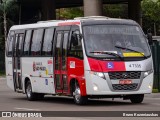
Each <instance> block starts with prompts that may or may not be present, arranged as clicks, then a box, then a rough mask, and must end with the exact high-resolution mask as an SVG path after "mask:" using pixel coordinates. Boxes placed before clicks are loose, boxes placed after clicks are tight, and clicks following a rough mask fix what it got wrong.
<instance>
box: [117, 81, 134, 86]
mask: <svg viewBox="0 0 160 120" xmlns="http://www.w3.org/2000/svg"><path fill="white" fill-rule="evenodd" d="M119 84H121V85H124V84H127V85H128V84H132V80H120V81H119Z"/></svg>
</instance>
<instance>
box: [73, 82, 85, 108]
mask: <svg viewBox="0 0 160 120" xmlns="http://www.w3.org/2000/svg"><path fill="white" fill-rule="evenodd" d="M79 85H80V83H79V82H78V80H77V79H71V81H70V92H71V95H72V96H73V98H74V102H75V103H76V104H77V105H84V104H87V101H88V98H87V96H82V95H81V89H80V86H79Z"/></svg>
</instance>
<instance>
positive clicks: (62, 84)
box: [54, 31, 69, 93]
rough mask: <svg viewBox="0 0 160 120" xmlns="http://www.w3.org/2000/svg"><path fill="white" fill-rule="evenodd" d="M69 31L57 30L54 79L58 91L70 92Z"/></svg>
mask: <svg viewBox="0 0 160 120" xmlns="http://www.w3.org/2000/svg"><path fill="white" fill-rule="evenodd" d="M68 38H69V31H58V32H56V40H55V42H56V44H55V57H54V62H55V68H54V80H55V89H56V93H67V92H68V81H67V80H68V79H67V77H68V76H67V46H68Z"/></svg>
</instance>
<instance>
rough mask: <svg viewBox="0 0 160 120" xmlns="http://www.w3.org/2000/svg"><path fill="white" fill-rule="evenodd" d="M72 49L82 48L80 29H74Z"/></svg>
mask: <svg viewBox="0 0 160 120" xmlns="http://www.w3.org/2000/svg"><path fill="white" fill-rule="evenodd" d="M71 50H82V43H81V39H80V33H79V30H76V31H73V32H72V35H71Z"/></svg>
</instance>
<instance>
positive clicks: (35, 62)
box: [22, 57, 55, 94]
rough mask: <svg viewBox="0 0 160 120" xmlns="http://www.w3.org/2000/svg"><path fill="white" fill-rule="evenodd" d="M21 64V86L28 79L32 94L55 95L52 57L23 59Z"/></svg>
mask: <svg viewBox="0 0 160 120" xmlns="http://www.w3.org/2000/svg"><path fill="white" fill-rule="evenodd" d="M49 62H50V63H49ZM22 63H23V64H22V76H23V77H22V80H23V85H24V81H25V78H26V77H29V79H30V81H31V84H32V91H33V92H36V93H48V94H55V86H54V76H53V58H52V57H41V58H38V57H23V58H22ZM33 69H34V70H33ZM23 88H24V87H23ZM23 91H24V89H23Z"/></svg>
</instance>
